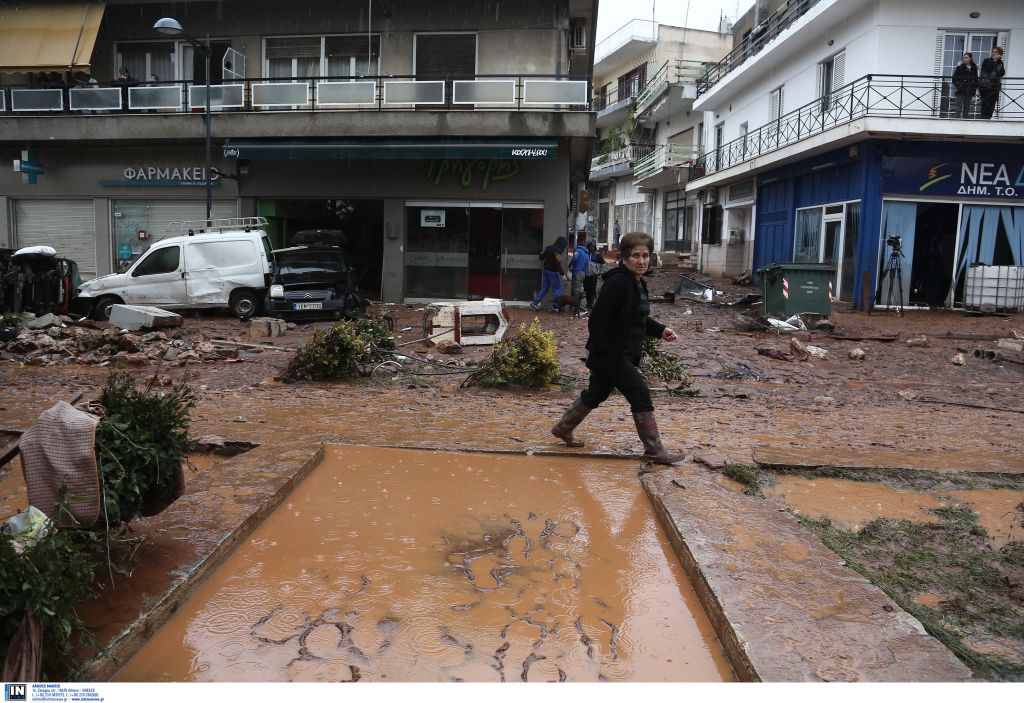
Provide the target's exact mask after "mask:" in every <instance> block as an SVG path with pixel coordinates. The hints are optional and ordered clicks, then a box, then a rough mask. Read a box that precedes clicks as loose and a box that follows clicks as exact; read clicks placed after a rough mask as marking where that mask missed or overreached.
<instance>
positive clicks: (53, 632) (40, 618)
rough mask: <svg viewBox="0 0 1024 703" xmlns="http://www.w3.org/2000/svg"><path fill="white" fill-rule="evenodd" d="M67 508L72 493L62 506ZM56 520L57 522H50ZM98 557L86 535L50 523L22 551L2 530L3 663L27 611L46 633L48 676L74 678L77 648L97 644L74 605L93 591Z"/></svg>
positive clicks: (0, 620) (0, 605)
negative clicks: (94, 553)
mask: <svg viewBox="0 0 1024 703" xmlns="http://www.w3.org/2000/svg"><path fill="white" fill-rule="evenodd" d="M58 509H59V510H61V511H66V510H67V495H66V494H65V493H62V494H61V503H60V507H59V508H58ZM51 524H52V523H51ZM96 566H97V561H96V559H95V557H94V555H93V554H92V553H91V552H90V546H89V543H88V539H87V538H86V535H85V534H84V533H81V532H77V531H74V530H58V529H54V528H52V527H51V529H50V531H49V533H48V534H46V535H45V536H44V537H42V538H40V539H39V541H38V542H36V544H35V545H34V546H33V547H31V548H29V549H27V550H24V551H23V552H21V551H20V550H19V549H16V548H15V540H14V536H13V535H10V534H8V533H6V532H3V531H0V662H2V661H3V660H4V657H6V656H7V650H8V647H9V646H10V643H11V637H12V636H13V635H14V632H15V630H17V628H18V626H19V625H20V624H21V622H22V620H23V619H24V617H25V616H26V615H30V616H32V617H33V618H34V619H35V620H36V621H37V622H38V623H39V625H40V627H41V628H42V633H43V651H42V660H43V672H42V673H43V679H44V680H56V681H70V680H73V679H76V678H78V676H79V675H80V667H79V664H78V662H77V661H76V659H75V652H76V651H77V650H78V649H79V648H80V647H82V646H89V645H91V646H95V641H94V640H93V638H92V636H91V635H90V634H89V632H88V630H86V628H85V624H84V623H83V622H82V620H81V618H79V617H78V614H77V613H76V612H75V606H77V605H78V604H79V603H81V602H83V601H85V600H88V599H89V598H91V597H92V596H93V595H94V591H93V577H94V574H95V572H96Z"/></svg>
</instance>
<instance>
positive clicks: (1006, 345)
mask: <svg viewBox="0 0 1024 703" xmlns="http://www.w3.org/2000/svg"><path fill="white" fill-rule="evenodd" d="M996 348H997V349H1006V350H1007V351H1015V352H1024V340H1022V339H1009V338H1003V339H999V340H997V341H996Z"/></svg>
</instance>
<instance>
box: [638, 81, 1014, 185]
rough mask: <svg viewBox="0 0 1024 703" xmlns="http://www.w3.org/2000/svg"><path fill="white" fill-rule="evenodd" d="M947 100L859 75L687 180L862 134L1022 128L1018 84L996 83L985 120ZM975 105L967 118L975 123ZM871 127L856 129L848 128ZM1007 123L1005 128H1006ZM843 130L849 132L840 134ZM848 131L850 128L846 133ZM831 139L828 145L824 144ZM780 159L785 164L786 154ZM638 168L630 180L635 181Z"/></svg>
mask: <svg viewBox="0 0 1024 703" xmlns="http://www.w3.org/2000/svg"><path fill="white" fill-rule="evenodd" d="M955 104H956V97H955V93H954V92H953V89H952V86H951V85H950V82H949V79H947V78H944V77H936V76H896V75H867V76H863V77H862V78H858V79H857V80H855V81H854V82H852V83H849V84H848V85H845V86H843V87H842V88H840V89H838V90H836V91H835V92H833V93H831V94H830V95H828V96H827V97H822V98H817V99H815V100H813V101H812V102H810V103H807V104H806V105H804V106H802V107H799V108H797V109H796V110H793V111H792V112H789V113H787V114H785V115H783V116H781V117H780V118H779V119H777V120H775V121H773V122H770V123H769V124H767V125H765V126H763V127H761V128H760V129H758V130H756V131H754V132H750V133H748V134H747V135H745V136H743V137H740V138H739V139H734V140H732V141H730V142H726V143H725V144H722V145H721V146H719V147H717V148H715V149H714V150H713V151H709V152H708V153H707V154H705V155H704V156H703V157H701V158H700V159H698V160H697V162H696V163H694V164H693V166H692V167H691V169H690V178H691V180H693V179H698V178H704V177H707V176H711V175H713V174H715V173H720V172H722V171H725V170H727V169H730V168H732V167H734V166H739V165H741V164H745V163H746V162H749V161H751V160H753V159H757V158H758V157H763V156H766V155H768V154H771V153H773V152H782V151H783V150H786V148H787V147H794V148H798V149H799V148H802V147H805V146H810V145H809V144H808V142H809V140H817V141H818V142H821V144H822V145H827V144H832V145H833V146H834V145H835V143H836V142H837V141H839V140H841V139H843V138H849V139H859V138H863V137H864V136H865V135H867V134H880V133H886V132H889V133H893V134H900V135H912V134H920V135H924V136H931V137H937V138H943V137H946V138H956V139H963V138H967V137H970V138H974V139H982V138H993V139H1011V140H1015V141H1019V139H1020V134H1021V127H1022V125H1021V124H1019V123H1020V122H1022V121H1024V79H1022V78H1004V79H1002V86H1001V89H1000V94H999V98H998V101H997V107H996V112H995V114H994V117H993V119H992V120H975V119H969V120H965V119H960V118H956V117H954V108H955ZM977 109H978V105H977V101H975V103H974V105H973V106H972V108H971V113H970V116H971V118H975V117H977ZM865 119H867V120H871V121H870V122H867V123H865V124H862V125H860V126H859V127H856V126H855V125H853V123H854V122H857V121H859V120H865ZM1008 123H1009V124H1008ZM845 125H850V126H851V129H850V130H843V129H840V128H842V127H844V126H845ZM854 127H856V128H854ZM830 136H834V139H833V140H831V141H830V140H829V137H830ZM788 151H791V150H787V152H786V153H783V154H781V155H780V158H781V157H783V156H785V157H788V156H789V153H788ZM640 172H641V164H637V168H636V171H635V174H636V176H637V177H639V174H640Z"/></svg>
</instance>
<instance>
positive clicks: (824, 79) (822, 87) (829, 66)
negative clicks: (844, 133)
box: [818, 51, 846, 112]
mask: <svg viewBox="0 0 1024 703" xmlns="http://www.w3.org/2000/svg"><path fill="white" fill-rule="evenodd" d="M845 82H846V52H845V51H840V52H839V53H838V54H834V55H833V56H830V57H829V58H827V59H826V60H824V61H822V62H821V63H820V64H818V96H819V97H820V98H821V111H822V112H827V111H828V109H829V108H830V107H832V93H833V92H834V91H836V90H838V89H840V88H842V87H843V85H844V84H845Z"/></svg>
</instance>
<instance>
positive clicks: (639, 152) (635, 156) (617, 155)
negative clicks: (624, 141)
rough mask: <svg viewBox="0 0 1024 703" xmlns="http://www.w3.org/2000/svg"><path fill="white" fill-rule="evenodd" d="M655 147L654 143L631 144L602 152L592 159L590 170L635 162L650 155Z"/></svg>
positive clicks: (592, 171) (594, 170)
mask: <svg viewBox="0 0 1024 703" xmlns="http://www.w3.org/2000/svg"><path fill="white" fill-rule="evenodd" d="M655 148H656V147H655V146H654V145H653V144H629V145H627V146H624V147H622V148H621V149H615V150H613V151H609V152H608V153H607V154H600V155H599V156H595V157H594V158H593V159H591V160H590V172H591V173H594V172H596V171H599V170H601V169H605V168H611V167H613V166H617V165H619V164H626V163H634V162H636V161H639V160H640V159H642V158H644V157H645V156H648V155H649V154H650V153H651V152H652V151H654V149H655Z"/></svg>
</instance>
